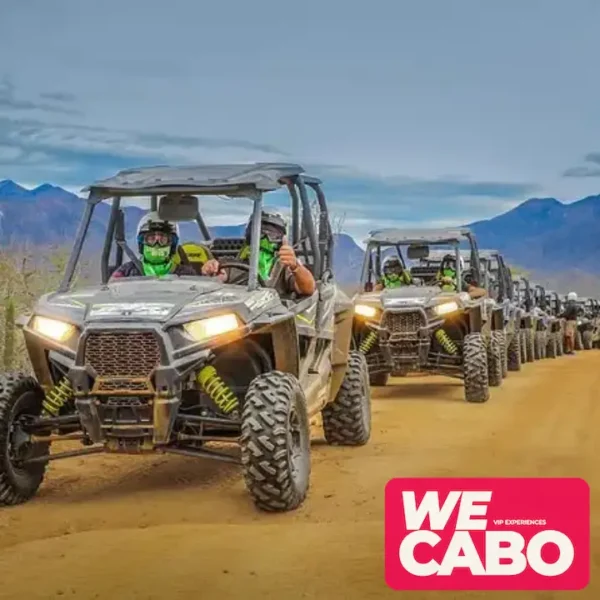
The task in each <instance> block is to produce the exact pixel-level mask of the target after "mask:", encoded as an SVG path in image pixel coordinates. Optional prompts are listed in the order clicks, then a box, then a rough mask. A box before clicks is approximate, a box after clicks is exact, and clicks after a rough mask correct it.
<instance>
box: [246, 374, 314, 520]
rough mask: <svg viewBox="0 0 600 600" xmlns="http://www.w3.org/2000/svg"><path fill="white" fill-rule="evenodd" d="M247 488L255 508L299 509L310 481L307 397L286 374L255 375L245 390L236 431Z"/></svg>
mask: <svg viewBox="0 0 600 600" xmlns="http://www.w3.org/2000/svg"><path fill="white" fill-rule="evenodd" d="M240 448H241V456H242V468H243V471H244V479H245V482H246V487H247V488H248V490H249V492H250V494H251V495H252V497H253V499H254V502H255V504H256V506H257V507H258V508H260V509H262V510H265V511H271V512H282V511H289V510H294V509H295V508H298V507H299V506H300V505H301V504H302V502H304V499H305V498H306V495H307V493H308V488H309V484H310V471H311V464H310V426H309V419H308V413H307V407H306V398H305V397H304V393H303V391H302V388H301V387H300V383H299V382H298V380H297V379H296V378H295V377H294V376H293V375H290V374H289V373H282V372H280V371H271V372H270V373H264V374H262V375H259V376H258V377H256V378H255V379H254V380H253V381H252V383H251V384H250V387H249V388H248V392H247V393H246V401H245V403H244V409H243V413H242V427H241V435H240Z"/></svg>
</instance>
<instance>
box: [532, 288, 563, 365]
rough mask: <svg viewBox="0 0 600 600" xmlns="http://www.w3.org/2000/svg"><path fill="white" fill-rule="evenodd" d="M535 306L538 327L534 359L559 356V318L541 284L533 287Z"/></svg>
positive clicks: (560, 334)
mask: <svg viewBox="0 0 600 600" xmlns="http://www.w3.org/2000/svg"><path fill="white" fill-rule="evenodd" d="M534 301H535V306H536V309H537V311H538V314H539V315H540V322H539V329H538V330H537V331H536V334H535V335H536V345H535V354H536V359H538V360H539V359H540V358H556V357H557V356H559V344H560V338H561V336H562V325H561V322H560V319H559V318H558V317H557V316H556V315H555V314H554V311H553V310H552V305H551V303H550V302H549V300H548V293H547V292H546V288H544V286H543V285H541V284H539V283H538V284H535V287H534Z"/></svg>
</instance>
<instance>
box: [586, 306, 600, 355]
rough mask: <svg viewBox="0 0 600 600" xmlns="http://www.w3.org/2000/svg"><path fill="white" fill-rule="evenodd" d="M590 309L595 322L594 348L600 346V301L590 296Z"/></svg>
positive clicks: (592, 319) (593, 322)
mask: <svg viewBox="0 0 600 600" xmlns="http://www.w3.org/2000/svg"><path fill="white" fill-rule="evenodd" d="M588 310H589V312H590V318H591V321H592V324H593V329H592V348H600V302H599V301H598V300H597V299H596V298H589V299H588Z"/></svg>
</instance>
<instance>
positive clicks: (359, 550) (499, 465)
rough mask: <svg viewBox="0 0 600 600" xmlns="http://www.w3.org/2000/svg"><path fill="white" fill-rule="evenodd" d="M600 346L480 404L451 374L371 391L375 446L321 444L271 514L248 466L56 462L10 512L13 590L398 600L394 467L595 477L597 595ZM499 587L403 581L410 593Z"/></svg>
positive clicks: (4, 561) (5, 578) (542, 599)
mask: <svg viewBox="0 0 600 600" xmlns="http://www.w3.org/2000/svg"><path fill="white" fill-rule="evenodd" d="M599 365H600V352H596V351H590V352H580V353H578V355H577V356H575V357H563V358H560V359H557V360H546V361H542V362H539V363H535V364H533V365H526V366H525V367H524V370H523V371H522V372H521V373H516V374H510V375H509V378H508V379H507V380H506V382H505V383H504V385H503V387H502V388H501V389H499V390H498V389H495V390H493V394H492V398H491V400H490V401H489V402H488V403H487V404H484V405H468V404H466V403H465V402H464V401H463V399H462V389H461V387H460V384H459V383H457V382H453V381H451V380H447V379H443V378H428V379H425V378H417V379H403V380H396V381H392V382H391V384H390V385H388V387H386V388H378V389H376V390H374V391H373V396H374V402H373V410H374V414H373V436H372V441H371V443H370V444H369V445H368V446H365V447H362V448H356V449H343V448H331V447H328V446H326V445H324V444H323V443H322V442H321V441H319V440H318V439H317V440H315V444H314V446H313V477H312V488H311V489H312V491H311V493H310V496H309V498H308V501H307V502H306V504H305V506H304V507H303V508H301V509H300V510H298V511H296V512H294V513H291V514H284V515H265V514H262V513H258V512H257V511H256V510H255V509H254V508H253V506H252V505H251V503H250V501H249V498H248V495H247V494H246V492H245V489H244V487H243V483H242V481H241V478H240V476H239V474H238V471H237V468H236V467H229V466H227V465H223V464H221V463H212V462H207V463H204V462H198V461H196V460H194V459H187V458H179V457H143V458H137V457H115V456H103V455H100V456H92V457H89V458H87V459H85V460H84V459H71V460H70V461H65V462H57V463H54V464H52V466H51V468H50V469H49V475H48V478H47V480H46V483H45V484H44V486H43V488H42V490H41V491H40V494H39V496H38V497H37V498H36V499H35V500H34V501H32V502H31V503H29V504H27V505H25V506H20V507H15V508H11V509H0V582H1V583H0V598H2V599H4V598H7V599H8V598H11V599H12V598H18V599H19V600H22V599H24V598H26V599H27V600H34V599H38V598H44V599H46V598H65V597H66V598H69V597H72V598H77V599H78V600H83V599H86V598H99V599H104V598H107V599H108V598H110V599H112V600H114V599H116V598H123V599H124V600H125V599H128V600H129V599H148V600H150V599H161V600H166V599H171V598H173V599H179V598H186V599H189V598H203V599H204V598H206V599H211V600H212V599H213V598H219V599H221V600H225V599H229V598H254V597H257V598H261V599H262V600H268V599H278V600H280V599H281V600H283V599H286V600H288V599H290V600H292V599H296V598H316V599H319V600H321V599H323V600H334V599H337V598H340V599H344V600H353V599H361V600H363V599H371V598H377V599H379V598H394V597H398V594H395V593H394V592H393V591H391V590H389V589H388V588H387V587H386V585H385V582H384V576H383V514H384V512H383V493H384V486H385V484H386V482H387V481H388V480H389V479H390V478H392V477H396V476H424V475H428V476H536V475H539V476H577V477H583V478H585V479H586V480H587V481H588V482H589V483H590V486H591V488H592V526H593V530H592V535H593V539H592V550H593V551H594V556H593V559H592V583H591V584H590V586H589V587H588V589H587V590H585V591H583V592H578V593H569V592H566V593H561V594H558V593H557V594H554V595H553V594H551V593H544V594H541V593H540V594H536V593H523V594H520V593H511V594H506V596H505V597H507V598H510V599H515V598H518V599H520V598H532V599H538V600H550V599H553V598H584V599H587V598H589V599H590V600H591V599H593V598H600V520H599V519H595V518H594V515H600V494H598V493H597V492H598V490H600V469H599V468H598V467H599V466H600V459H599V458H598V457H599V456H600V437H599V436H598V434H597V429H598V426H599V425H600V368H599ZM502 596H503V595H502V594H478V593H471V594H467V593H464V594H463V593H461V594H456V595H455V594H452V593H443V594H435V593H419V594H417V593H415V594H412V593H404V594H402V596H401V597H402V598H409V599H413V598H444V599H448V598H490V597H493V598H499V597H502Z"/></svg>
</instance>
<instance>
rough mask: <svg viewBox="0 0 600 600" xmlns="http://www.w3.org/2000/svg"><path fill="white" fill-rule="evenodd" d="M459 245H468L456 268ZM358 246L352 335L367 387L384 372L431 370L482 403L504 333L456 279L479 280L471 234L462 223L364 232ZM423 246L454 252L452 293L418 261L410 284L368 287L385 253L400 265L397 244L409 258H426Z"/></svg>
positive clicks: (498, 364) (498, 375)
mask: <svg viewBox="0 0 600 600" xmlns="http://www.w3.org/2000/svg"><path fill="white" fill-rule="evenodd" d="M461 243H467V244H468V245H469V251H470V267H469V268H468V269H466V270H465V271H464V272H463V269H462V268H461V261H460V244H461ZM366 245H367V248H366V254H365V260H364V264H363V270H362V276H361V290H362V292H361V294H360V295H359V296H358V298H357V299H356V306H355V312H356V318H355V322H354V328H353V335H354V341H355V344H356V347H358V348H359V350H360V351H361V352H363V353H364V354H365V355H366V357H367V364H368V365H369V374H370V377H371V383H372V385H385V384H386V383H387V380H388V377H389V375H390V374H391V375H392V376H402V375H405V374H407V373H408V372H411V371H412V372H428V373H438V374H443V375H447V376H450V377H456V378H459V379H462V380H463V383H464V394H465V399H466V400H467V401H468V402H486V401H487V400H488V399H489V385H490V379H491V380H492V383H493V384H496V385H499V383H500V382H501V381H502V350H501V349H502V346H503V344H504V331H503V323H502V319H501V312H498V311H493V310H491V307H490V304H489V302H488V300H486V299H483V298H480V299H476V300H475V299H472V298H471V297H470V296H469V294H468V293H466V292H465V291H462V289H460V288H461V287H464V286H461V285H460V283H465V282H466V281H473V282H481V280H482V274H481V270H480V263H479V256H478V253H477V244H476V241H475V237H474V236H473V234H472V233H471V232H470V231H469V230H468V229H457V230H450V229H449V230H420V231H402V230H397V229H383V230H379V231H374V232H372V233H371V234H370V237H369V238H368V240H366ZM430 246H434V247H437V248H440V249H445V250H446V252H447V253H449V254H451V255H452V256H453V257H454V258H455V260H456V266H457V272H456V281H457V282H460V283H459V290H458V291H443V290H442V287H441V285H440V283H439V282H438V281H436V273H437V270H438V267H437V266H422V265H421V266H419V265H418V264H415V265H414V266H412V267H410V273H411V275H412V278H413V284H412V285H407V286H402V287H397V288H395V289H385V290H383V291H376V290H375V287H376V285H377V282H378V281H379V280H380V278H381V277H382V261H383V260H384V259H385V258H387V257H388V256H395V257H397V258H398V259H399V260H400V261H401V262H402V264H403V265H404V268H406V269H408V268H409V267H408V265H407V263H406V261H405V258H404V255H403V249H404V250H405V252H406V259H407V260H410V261H415V262H416V261H419V260H423V259H426V258H427V257H428V255H429V252H430ZM465 285H466V284H465ZM490 375H491V377H490Z"/></svg>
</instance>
